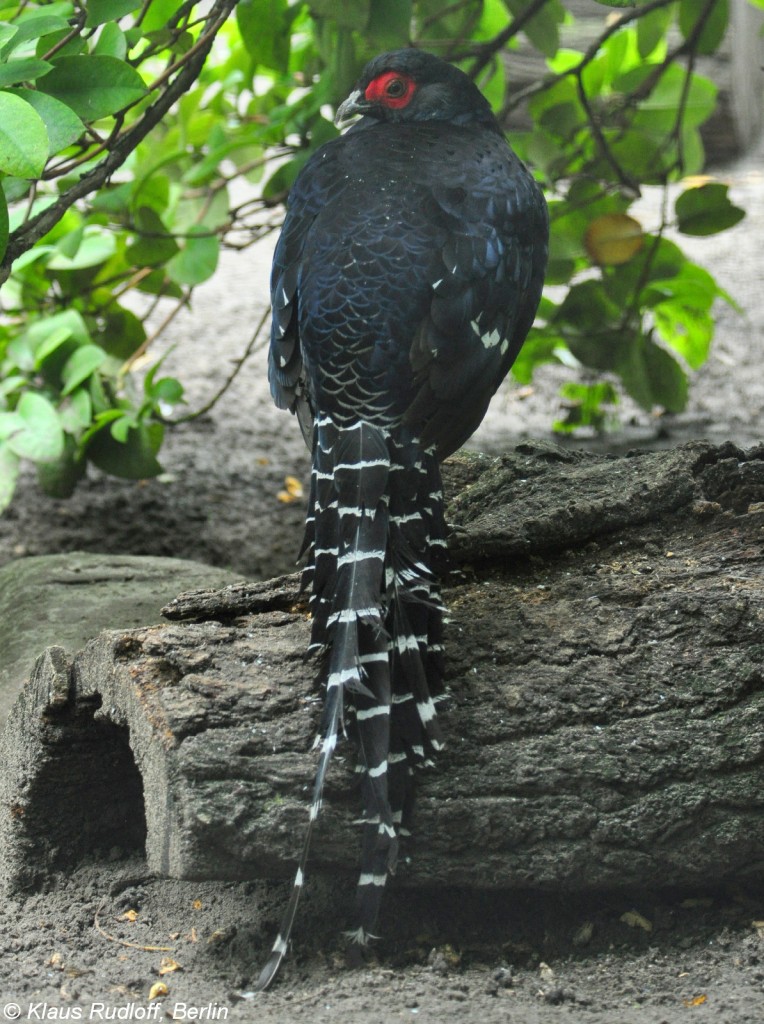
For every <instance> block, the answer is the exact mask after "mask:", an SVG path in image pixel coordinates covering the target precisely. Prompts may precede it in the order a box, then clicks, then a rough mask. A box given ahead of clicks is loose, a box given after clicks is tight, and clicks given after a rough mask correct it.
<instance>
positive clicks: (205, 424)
mask: <svg viewBox="0 0 764 1024" xmlns="http://www.w3.org/2000/svg"><path fill="white" fill-rule="evenodd" d="M762 156H764V147H763V146H759V151H758V152H757V153H754V154H753V155H751V156H749V157H747V158H745V159H744V160H741V161H739V162H738V163H737V164H735V165H733V166H730V167H728V168H724V169H722V170H721V171H720V172H719V176H720V177H721V178H722V179H723V180H727V181H729V182H730V183H731V185H732V197H733V199H734V200H735V201H736V202H738V203H739V204H740V205H742V206H743V207H744V208H745V209H746V210H747V211H748V217H747V218H746V220H745V221H743V222H742V223H741V224H740V225H739V226H738V227H736V228H735V229H734V230H732V231H730V232H727V234H726V235H724V236H721V237H720V238H715V239H714V238H712V239H707V240H702V239H701V240H687V239H685V240H683V242H682V244H683V245H684V246H685V247H686V248H687V249H688V250H690V251H691V252H692V253H693V254H694V255H695V258H696V259H698V260H699V262H701V263H703V264H705V265H707V266H708V267H709V268H710V269H711V270H712V271H713V272H714V273H715V274H716V275H717V277H718V279H719V280H720V282H721V283H722V285H723V286H724V287H726V288H727V289H728V290H729V291H730V292H731V293H732V294H733V295H734V297H735V298H736V299H737V301H738V302H739V303H740V305H741V306H742V307H743V310H744V313H743V315H740V314H738V313H736V312H734V311H733V310H731V309H730V308H729V307H727V306H725V305H722V304H720V305H719V308H718V335H717V340H716V342H715V345H714V349H713V352H712V356H711V359H710V361H709V363H708V365H707V366H705V367H704V368H703V369H702V370H701V371H700V372H699V373H698V374H697V375H696V377H695V380H694V383H693V388H692V392H691V405H690V408H689V410H688V411H687V413H685V414H683V415H682V416H680V417H674V418H663V419H660V420H659V419H653V418H651V417H648V416H646V415H645V414H644V413H641V412H639V411H637V410H631V409H628V408H625V409H623V410H622V412H621V415H622V418H623V421H624V430H623V432H622V434H620V435H616V436H615V437H613V438H611V439H610V440H609V442H608V443H609V445H610V447H611V448H612V449H615V450H618V449H627V448H630V447H634V446H636V445H644V446H647V447H655V446H658V445H660V446H666V445H672V444H676V443H677V442H678V441H681V440H685V439H687V438H690V437H706V438H709V439H711V440H714V441H721V440H725V439H730V440H732V441H734V442H735V443H737V444H739V445H740V446H742V447H746V446H748V445H751V444H753V443H754V442H757V441H761V440H762V437H764V428H762V421H761V414H762V408H763V407H764V373H762V369H761V368H762V362H763V358H762V357H763V356H764V295H762V287H761V277H760V251H759V245H760V242H759V240H760V239H761V237H762V235H763V234H764V171H762V169H761V168H762V167H763V166H764V161H763V160H762ZM652 209H653V208H652V207H651V204H650V202H649V201H648V200H646V201H645V203H644V211H643V219H644V222H645V224H646V225H647V226H648V227H649V226H651V224H652V220H651V218H652V217H653V216H654V215H653V213H652V212H651V211H652ZM269 258H270V246H269V245H265V246H261V247H260V248H259V249H258V250H257V251H254V250H250V251H248V252H246V253H243V254H242V253H239V254H236V255H234V254H231V255H229V256H227V258H226V260H225V263H224V268H223V270H222V272H221V273H219V274H218V276H217V277H216V279H215V281H214V282H213V283H212V284H211V285H210V286H209V287H207V288H203V289H200V290H199V292H198V293H197V296H196V298H195V302H194V308H193V310H192V311H191V312H190V313H188V314H184V315H183V316H182V317H179V318H178V319H177V320H176V321H175V323H174V324H173V327H172V337H171V341H172V342H173V343H174V344H175V345H176V346H177V347H176V348H175V350H174V351H173V353H172V354H171V355H170V357H169V358H168V361H167V364H166V365H167V369H168V371H169V372H177V374H178V375H179V376H180V377H181V379H182V380H183V382H184V384H185V385H186V387H187V390H188V398H189V403H190V407H191V408H195V407H198V406H199V405H201V404H202V403H203V402H204V401H205V400H206V399H207V398H208V397H209V396H210V395H211V394H212V393H213V392H214V390H215V389H216V388H217V387H218V386H219V385H220V383H222V381H223V380H224V379H225V378H226V376H227V375H228V373H229V372H230V368H231V366H232V363H233V361H234V360H235V359H236V358H237V356H238V355H239V354H240V353H241V352H242V351H243V348H244V346H245V345H246V343H247V341H248V340H249V337H250V335H251V331H252V325H253V324H254V323H255V322H256V321H257V318H258V316H259V314H260V311H261V310H262V308H263V305H264V303H265V301H266V290H267V276H268V262H269ZM264 365H265V360H264V353H263V350H262V348H261V349H260V350H259V351H258V352H257V354H256V355H255V356H254V357H253V358H251V359H250V360H249V362H248V363H247V364H246V365H245V367H244V369H243V371H242V373H241V374H240V375H239V377H238V379H237V381H236V383H235V384H234V386H233V387H232V388H231V390H230V391H229V392H228V394H227V395H226V396H225V398H224V399H223V400H222V401H221V402H220V403H219V404H218V406H217V407H216V408H215V409H214V410H213V411H212V413H211V414H209V415H208V416H206V417H205V418H204V419H201V420H198V421H194V422H192V423H190V424H187V425H184V426H182V427H180V428H178V429H177V430H175V431H173V433H172V436H171V437H170V438H169V439H168V442H167V444H166V447H165V449H164V453H163V465H164V466H165V467H166V473H165V475H164V476H162V477H160V478H159V479H157V480H153V481H149V482H145V483H134V482H123V481H117V480H113V479H108V478H106V477H104V476H102V475H100V474H97V473H95V472H93V473H91V474H90V476H89V477H88V479H87V480H86V481H85V482H84V483H83V484H82V485H81V486H80V488H79V490H78V491H77V493H76V494H75V496H74V497H73V498H72V499H70V500H68V501H51V500H49V499H46V498H44V497H43V496H42V495H41V494H40V493H39V491H38V490H37V487H36V485H35V482H34V478H33V475H32V474H29V475H28V476H27V477H26V478H25V479H24V480H23V481H22V484H21V486H20V488H19V492H18V494H17V497H16V499H15V501H14V503H13V506H12V508H11V509H10V510H9V512H8V513H7V514H6V516H5V517H4V518H3V519H2V520H0V564H3V563H6V562H9V561H11V560H13V559H15V558H20V557H23V556H25V555H36V554H45V553H53V552H63V551H74V550H88V551H102V552H103V551H107V552H115V553H130V554H145V555H171V556H176V557H183V558H193V559H197V560H199V561H203V562H207V563H209V564H210V565H216V566H222V567H225V568H230V569H232V570H234V571H236V572H241V573H243V574H245V575H247V576H249V577H251V578H265V577H268V576H272V575H277V574H279V573H282V572H287V571H291V570H292V569H293V566H294V557H295V554H296V551H297V549H298V547H299V540H300V533H301V524H302V518H303V515H304V499H298V500H295V501H293V502H291V503H284V502H282V501H280V500H278V497H277V494H278V492H279V491H280V490H281V489H282V488H283V486H284V478H285V476H286V475H293V476H296V477H298V478H300V479H303V480H304V479H305V478H306V476H307V470H308V458H307V453H306V452H305V450H304V448H303V444H302V440H301V438H300V436H299V431H298V429H297V426H296V424H295V423H294V422H293V421H291V420H290V418H289V417H288V416H286V415H284V414H283V413H279V412H278V411H277V410H275V409H274V408H273V406H272V405H271V402H270V399H269V396H268V393H267V386H266V385H265V383H264V376H265V370H264ZM563 376H564V375H562V374H561V373H560V372H559V371H558V370H554V369H549V370H546V371H545V372H543V373H540V374H539V378H538V381H537V382H536V386H535V388H534V391H533V394H531V395H527V396H525V397H523V398H520V397H519V396H518V394H517V392H516V391H515V392H513V390H512V386H511V384H510V385H509V386H507V387H506V388H504V389H503V390H502V391H501V392H500V394H499V395H498V396H497V398H496V400H495V402H494V406H493V407H492V410H491V413H490V414H489V417H488V420H487V421H486V423H485V424H484V426H483V427H482V428H481V430H480V432H479V433H478V435H476V436H475V438H474V439H473V441H472V442H471V447H475V448H483V449H485V450H488V451H500V450H502V449H504V448H507V447H510V446H511V445H512V444H514V443H516V442H517V441H518V440H520V439H521V438H523V437H529V436H533V437H543V436H548V424H549V422H550V420H551V416H552V414H553V411H554V408H555V402H556V399H555V394H556V388H557V384H558V382H559V381H560V380H561V379H562V377H563ZM167 596H168V599H169V598H170V597H172V596H173V595H172V594H168V595H167ZM306 781H307V780H306ZM298 841H299V840H298V837H295V849H297V844H298ZM354 856H355V853H354V851H349V852H348V861H349V863H348V867H349V869H351V868H352V866H353V859H354ZM351 891H352V880H351V879H350V878H349V877H348V878H347V879H328V880H326V879H323V880H319V879H314V881H313V884H312V886H309V887H308V893H307V898H306V900H305V903H304V905H303V907H302V908H301V911H300V917H299V924H298V928H297V934H296V938H295V948H294V951H293V954H292V956H291V958H290V959H289V961H288V963H287V967H286V969H285V971H284V974H283V976H282V978H281V980H280V981H279V983H278V984H277V985H276V987H275V988H274V990H273V991H272V992H269V993H266V994H264V995H260V996H257V997H254V998H253V997H252V994H251V992H250V986H251V983H252V980H253V978H254V977H255V976H256V969H257V966H258V964H259V963H260V962H261V961H262V959H263V957H264V954H265V953H266V950H267V948H268V945H269V942H270V940H271V939H272V935H273V932H274V929H275V927H276V925H277V921H278V916H279V912H280V909H281V907H282V905H283V901H284V899H285V894H286V889H285V887H284V886H280V885H265V884H263V883H257V882H252V883H247V884H240V885H233V884H230V883H219V884H214V883H196V882H178V881H167V880H161V879H153V878H150V877H148V876H147V875H146V871H145V865H143V864H142V863H141V862H138V861H124V860H118V859H115V860H114V862H112V863H109V864H103V863H99V864H88V865H83V866H81V867H80V868H79V869H78V870H77V871H76V872H75V873H73V874H72V875H71V876H69V877H61V878H59V879H57V880H56V883H55V885H54V886H53V888H52V890H51V891H48V892H44V893H30V894H28V895H26V897H25V898H21V897H19V896H13V897H12V898H10V899H7V900H6V902H5V903H3V904H2V905H0V925H1V930H0V954H1V955H0V1018H2V1017H4V1018H5V1019H8V1020H13V1019H20V1020H60V1019H66V1018H68V1019H83V1020H87V1019H92V1020H98V1019H129V1020H141V1019H143V1020H146V1019H148V1020H163V1019H166V1018H172V1017H173V1016H174V1018H175V1019H186V1020H190V1019H208V1020H242V1021H255V1020H257V1021H262V1022H264V1024H269V1022H273V1021H295V1022H301V1021H306V1022H307V1021H310V1022H322V1021H332V1022H342V1021H348V1022H350V1021H360V1022H368V1024H376V1022H380V1024H383V1022H384V1024H387V1022H392V1021H401V1020H411V1021H415V1020H419V1021H423V1022H425V1021H427V1022H433V1024H435V1022H440V1021H450V1020H460V1021H467V1022H478V1021H480V1022H481V1024H492V1022H494V1021H495V1022H499V1021H502V1022H504V1021H512V1022H516V1024H547V1022H552V1021H592V1022H593V1024H594V1022H596V1024H664V1022H665V1024H674V1022H675V1021H676V1022H678V1021H685V1020H695V1019H697V1020H713V1021H715V1022H719V1024H754V1022H756V1024H761V1022H762V1021H764V892H761V891H758V892H757V891H751V890H749V889H742V888H739V889H726V890H724V891H719V892H702V893H698V892H663V893H648V892H638V893H634V892H631V893H615V894H614V893H610V894H603V895H601V896H598V897H597V898H596V899H595V898H590V899H583V898H580V897H576V896H575V894H572V895H567V896H551V895H545V896H541V895H539V894H533V893H531V894H528V893H525V894H522V895H520V894H515V895H512V894H508V895H506V896H504V897H502V898H497V897H496V896H495V895H486V894H480V893H477V894H474V893H464V892H454V891H445V892H444V891H433V892H430V893H419V894H416V895H415V896H414V895H412V894H411V893H400V892H399V893H395V892H393V893H391V897H390V899H389V900H388V902H387V906H386V908H385V912H384V917H383V920H382V922H381V928H380V930H381V932H382V934H383V936H384V938H383V939H382V940H381V941H380V943H379V944H378V946H377V947H376V948H375V957H374V959H373V960H372V961H370V962H369V964H367V965H366V966H364V967H362V968H353V969H350V968H348V967H347V966H346V964H345V962H344V958H343V946H342V942H341V940H340V939H339V938H338V936H337V932H338V929H339V928H340V927H341V926H342V921H343V918H344V912H345V906H346V900H347V898H348V896H349V894H350V893H351ZM754 922H757V923H758V927H757V924H755V923H754ZM163 964H164V969H165V973H161V972H162V970H163V966H162V965H163ZM157 984H161V985H164V986H165V987H166V990H167V994H165V995H161V994H159V993H155V997H154V1000H153V1001H152V1000H151V999H150V994H151V989H152V986H155V985H157ZM115 1015H118V1016H116V1017H115Z"/></svg>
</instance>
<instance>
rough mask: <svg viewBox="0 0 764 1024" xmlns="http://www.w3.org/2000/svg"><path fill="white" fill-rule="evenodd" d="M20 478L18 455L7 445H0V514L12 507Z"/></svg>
mask: <svg viewBox="0 0 764 1024" xmlns="http://www.w3.org/2000/svg"><path fill="white" fill-rule="evenodd" d="M18 478H19V457H18V455H17V454H16V453H15V452H14V451H13V450H12V449H11V448H10V447H9V446H8V445H7V444H0V512H2V511H3V510H4V509H6V508H8V506H9V505H10V503H11V499H12V498H13V492H14V491H15V490H16V481H17V480H18Z"/></svg>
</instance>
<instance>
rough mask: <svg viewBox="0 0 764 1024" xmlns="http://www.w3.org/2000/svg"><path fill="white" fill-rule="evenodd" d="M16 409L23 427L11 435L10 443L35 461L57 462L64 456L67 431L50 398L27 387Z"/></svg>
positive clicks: (19, 453) (21, 454)
mask: <svg viewBox="0 0 764 1024" xmlns="http://www.w3.org/2000/svg"><path fill="white" fill-rule="evenodd" d="M16 412H17V414H18V415H19V416H20V417H21V420H22V421H23V427H22V429H21V430H20V431H19V432H18V433H17V434H14V435H13V436H12V437H10V438H8V442H7V443H8V445H9V447H10V448H11V449H12V450H13V451H14V452H15V453H16V454H17V455H19V456H20V457H21V458H23V459H31V460H32V462H53V461H54V460H55V459H58V458H60V457H61V455H62V454H63V451H64V432H63V430H62V429H61V421H60V420H59V418H58V413H57V412H56V410H55V408H54V407H53V405H52V404H51V403H50V402H49V401H48V399H47V398H45V397H43V395H40V394H37V393H36V392H34V391H27V392H26V393H25V394H23V395H22V396H21V398H20V400H19V404H18V405H17V406H16Z"/></svg>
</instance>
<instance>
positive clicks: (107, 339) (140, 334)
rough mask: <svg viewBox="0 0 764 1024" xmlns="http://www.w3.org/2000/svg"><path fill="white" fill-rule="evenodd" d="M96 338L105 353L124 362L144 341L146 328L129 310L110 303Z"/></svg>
mask: <svg viewBox="0 0 764 1024" xmlns="http://www.w3.org/2000/svg"><path fill="white" fill-rule="evenodd" d="M96 337H97V340H98V343H99V345H100V346H101V348H103V349H104V351H105V352H107V353H108V354H109V355H110V356H114V357H115V358H116V359H122V360H124V359H129V358H130V356H131V355H132V354H133V353H134V352H135V351H136V349H138V348H140V346H141V345H142V344H143V342H144V341H145V340H146V328H145V327H144V326H143V322H142V321H141V320H140V319H139V318H138V317H137V316H136V315H135V313H133V312H132V311H131V310H129V309H123V308H122V306H118V305H117V304H116V303H112V305H111V306H110V307H109V309H108V311H107V312H106V314H105V316H104V317H103V320H102V326H101V329H100V330H99V331H98V334H97V336H96Z"/></svg>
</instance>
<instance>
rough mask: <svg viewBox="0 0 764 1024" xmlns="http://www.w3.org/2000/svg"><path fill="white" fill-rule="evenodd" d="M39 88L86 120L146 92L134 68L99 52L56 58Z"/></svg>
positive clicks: (90, 119)
mask: <svg viewBox="0 0 764 1024" xmlns="http://www.w3.org/2000/svg"><path fill="white" fill-rule="evenodd" d="M39 88H40V89H42V90H43V92H46V93H49V94H50V95H51V96H55V98H56V99H59V100H61V102H62V103H65V104H66V105H67V106H69V107H71V108H72V110H73V111H74V112H75V113H76V114H77V115H78V116H79V117H81V118H82V120H83V121H85V122H91V121H97V120H98V119H99V118H101V117H108V116H109V114H115V113H117V111H119V110H123V109H124V108H125V107H128V106H130V105H131V104H132V103H135V102H137V101H138V100H139V99H141V97H142V96H144V95H145V94H146V87H145V85H144V84H143V79H142V78H141V76H140V75H139V74H138V72H137V71H136V70H135V68H132V67H131V66H130V65H129V64H126V63H125V62H124V61H121V60H119V59H118V58H117V57H109V56H108V55H106V54H98V53H97V54H74V55H73V56H70V57H60V58H57V59H56V61H55V64H54V65H53V70H52V71H50V72H49V74H47V75H46V76H45V78H44V79H42V80H41V82H40V84H39Z"/></svg>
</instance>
